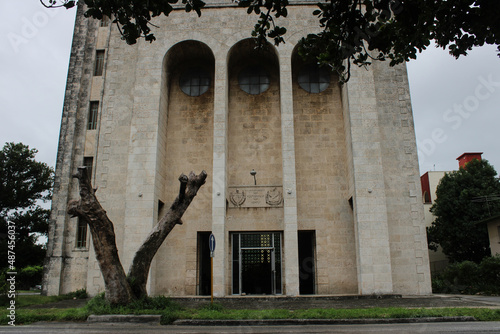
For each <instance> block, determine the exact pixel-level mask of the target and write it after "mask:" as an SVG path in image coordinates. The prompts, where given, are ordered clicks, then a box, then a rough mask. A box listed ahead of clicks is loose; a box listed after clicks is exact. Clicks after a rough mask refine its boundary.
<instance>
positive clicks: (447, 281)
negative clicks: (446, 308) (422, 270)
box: [432, 255, 500, 294]
mask: <svg viewBox="0 0 500 334" xmlns="http://www.w3.org/2000/svg"><path fill="white" fill-rule="evenodd" d="M499 282H500V256H498V255H497V256H494V257H486V258H484V259H483V260H482V261H481V263H480V264H479V265H478V264H476V263H474V262H471V261H464V262H459V263H453V264H450V265H448V267H446V268H445V270H444V271H443V272H442V273H440V274H435V275H433V277H432V291H433V292H441V293H467V294H474V293H484V294H498V293H500V283H499Z"/></svg>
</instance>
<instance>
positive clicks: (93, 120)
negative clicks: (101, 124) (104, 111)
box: [87, 101, 99, 130]
mask: <svg viewBox="0 0 500 334" xmlns="http://www.w3.org/2000/svg"><path fill="white" fill-rule="evenodd" d="M98 113H99V101H91V102H90V107H89V119H88V123H87V130H95V129H96V128H97V115H98Z"/></svg>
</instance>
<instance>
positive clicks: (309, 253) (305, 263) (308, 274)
mask: <svg viewBox="0 0 500 334" xmlns="http://www.w3.org/2000/svg"><path fill="white" fill-rule="evenodd" d="M315 241H316V233H315V231H298V242H299V293H300V294H301V295H312V294H314V276H315V275H314V274H315V272H316V268H315V261H314V246H315Z"/></svg>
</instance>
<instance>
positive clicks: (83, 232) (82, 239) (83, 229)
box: [76, 218, 87, 248]
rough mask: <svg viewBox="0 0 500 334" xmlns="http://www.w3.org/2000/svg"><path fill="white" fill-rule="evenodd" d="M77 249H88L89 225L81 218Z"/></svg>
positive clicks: (79, 220)
mask: <svg viewBox="0 0 500 334" xmlns="http://www.w3.org/2000/svg"><path fill="white" fill-rule="evenodd" d="M76 248H87V223H85V222H83V221H82V220H81V219H80V218H78V224H77V226H76Z"/></svg>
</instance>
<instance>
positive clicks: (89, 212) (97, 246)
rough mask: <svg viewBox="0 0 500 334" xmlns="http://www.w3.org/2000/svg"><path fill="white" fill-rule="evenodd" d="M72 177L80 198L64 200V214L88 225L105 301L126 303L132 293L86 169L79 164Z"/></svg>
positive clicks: (113, 237) (113, 238) (111, 233)
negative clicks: (102, 280) (77, 185)
mask: <svg viewBox="0 0 500 334" xmlns="http://www.w3.org/2000/svg"><path fill="white" fill-rule="evenodd" d="M73 177H74V178H76V179H78V183H79V185H80V200H79V201H71V202H69V203H68V213H69V214H71V215H73V216H78V217H79V218H80V219H82V220H83V221H84V222H86V223H87V224H88V226H89V228H90V232H91V234H92V241H93V244H94V250H95V254H96V259H97V261H98V263H99V268H100V269H101V272H102V276H103V278H104V284H105V289H106V298H107V300H108V301H109V302H110V303H112V304H126V303H128V302H130V300H132V299H133V298H134V296H133V294H132V290H131V288H130V285H129V284H127V280H126V276H125V271H124V270H123V267H122V264H121V262H120V258H119V256H118V249H117V248H116V239H115V232H114V228H113V223H112V222H111V220H109V218H108V216H107V214H106V211H104V209H103V208H102V206H101V204H100V203H99V201H98V200H97V198H96V197H95V191H94V189H93V188H92V185H91V184H90V177H89V176H88V173H87V168H86V167H79V168H78V172H77V173H76V174H74V175H73Z"/></svg>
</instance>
